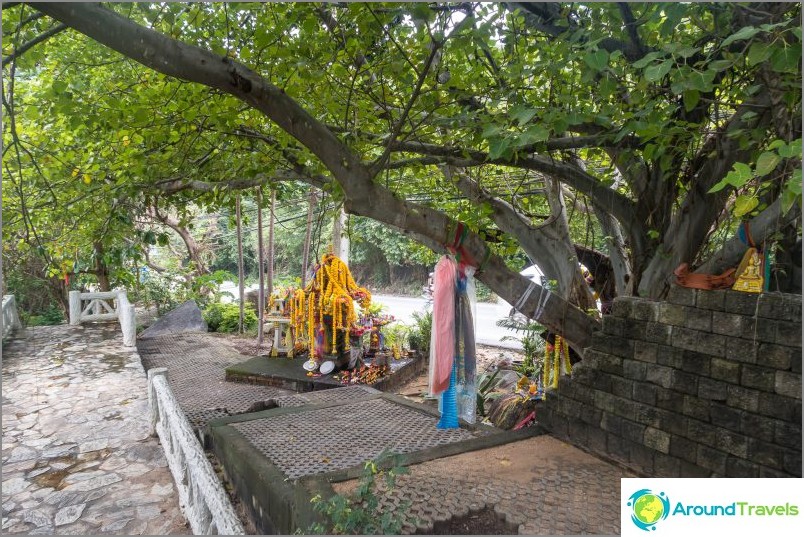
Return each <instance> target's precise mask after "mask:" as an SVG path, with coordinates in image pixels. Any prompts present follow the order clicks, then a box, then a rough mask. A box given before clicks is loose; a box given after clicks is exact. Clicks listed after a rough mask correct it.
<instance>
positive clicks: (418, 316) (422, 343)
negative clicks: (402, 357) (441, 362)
mask: <svg viewBox="0 0 804 537" xmlns="http://www.w3.org/2000/svg"><path fill="white" fill-rule="evenodd" d="M432 328H433V312H431V311H428V312H425V313H420V312H418V311H417V312H414V313H413V326H412V327H411V329H410V332H408V343H409V344H410V348H411V349H414V350H418V351H421V352H422V353H423V354H425V355H426V354H430V331H431V330H432Z"/></svg>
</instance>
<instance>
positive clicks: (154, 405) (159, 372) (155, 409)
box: [148, 367, 167, 436]
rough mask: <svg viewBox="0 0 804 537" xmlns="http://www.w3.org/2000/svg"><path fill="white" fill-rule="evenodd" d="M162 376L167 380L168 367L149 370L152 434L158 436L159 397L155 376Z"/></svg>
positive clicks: (149, 404) (149, 403)
mask: <svg viewBox="0 0 804 537" xmlns="http://www.w3.org/2000/svg"><path fill="white" fill-rule="evenodd" d="M156 376H161V377H165V380H167V368H165V367H154V368H151V369H149V370H148V408H150V409H151V436H157V434H156V424H157V422H158V421H159V399H158V398H157V397H156V392H155V390H154V377H156Z"/></svg>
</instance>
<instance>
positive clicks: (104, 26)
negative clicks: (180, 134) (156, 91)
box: [34, 2, 599, 352]
mask: <svg viewBox="0 0 804 537" xmlns="http://www.w3.org/2000/svg"><path fill="white" fill-rule="evenodd" d="M34 7H35V8H36V9H38V10H40V11H43V12H45V13H47V14H48V15H50V16H51V17H55V18H57V19H59V20H61V21H63V22H65V23H66V24H69V25H70V26H72V27H73V28H75V29H76V30H78V31H80V32H82V33H84V34H86V35H88V36H89V37H91V38H93V39H95V40H96V41H98V42H100V43H102V44H104V45H107V46H109V47H110V48H112V49H114V50H117V51H119V52H121V53H122V54H124V55H126V56H128V57H129V58H132V59H133V60H135V61H137V62H139V63H142V64H143V65H146V66H147V67H151V68H152V69H154V70H156V71H159V72H161V73H163V74H165V75H168V76H173V77H177V78H181V79H184V80H190V81H194V82H198V83H201V84H204V85H206V86H209V87H212V88H216V89H219V90H221V91H224V92H226V93H229V94H231V95H233V96H235V97H237V98H239V99H241V100H242V101H244V102H246V103H247V104H249V105H251V106H252V107H253V108H255V109H256V110H259V111H260V112H262V113H263V114H264V115H265V116H266V117H268V118H269V119H270V120H272V121H273V122H274V123H276V125H277V126H279V127H280V128H282V129H283V130H285V131H286V132H287V133H288V134H290V135H291V136H293V137H294V138H296V139H297V140H298V141H299V142H300V143H301V144H302V145H304V146H305V147H306V148H307V149H308V150H310V151H311V152H312V153H313V154H314V155H316V156H317V157H318V158H319V159H320V160H321V162H322V163H323V164H324V166H326V168H327V169H328V170H329V171H330V173H331V174H332V176H333V177H334V178H335V180H336V181H337V182H338V183H339V184H340V185H341V187H342V188H343V191H344V194H345V198H346V199H345V202H344V205H345V207H346V209H347V210H348V211H349V212H351V213H353V214H360V215H363V216H367V217H369V218H373V219H375V220H378V221H380V222H384V223H386V224H389V225H391V226H394V227H396V228H397V229H399V230H401V231H402V232H403V233H406V234H409V235H411V236H412V237H413V238H415V239H416V240H418V241H419V242H421V243H422V244H425V245H427V246H429V247H430V248H432V249H433V250H434V251H436V252H444V251H446V245H447V244H450V243H451V242H452V241H453V240H454V237H448V235H449V231H450V230H454V229H455V227H456V225H457V222H456V221H454V220H452V219H451V218H450V217H448V216H447V215H446V214H444V213H443V212H440V211H437V210H435V209H432V208H430V207H426V206H423V205H418V204H415V203H410V202H407V201H404V200H401V199H399V198H397V197H396V196H395V195H394V194H393V192H391V191H390V190H388V189H387V188H384V187H382V186H381V185H378V184H377V183H375V182H374V181H373V179H374V174H373V173H372V171H371V170H369V169H368V168H367V167H366V166H365V165H364V164H363V162H362V159H361V157H360V155H358V154H356V153H354V152H352V151H351V150H350V149H349V148H348V147H346V146H345V145H344V144H343V143H342V142H341V141H340V140H339V139H338V138H337V137H336V136H335V135H334V134H333V133H332V132H331V131H330V130H329V129H327V128H326V127H325V126H324V125H323V124H322V123H321V122H319V121H318V120H316V119H315V118H314V117H313V116H312V115H311V114H310V113H308V112H307V111H306V110H305V109H303V108H302V107H301V106H300V105H299V104H298V103H297V102H296V101H295V100H294V99H293V98H291V97H290V96H289V95H287V94H286V93H284V92H283V91H282V90H281V89H279V88H277V87H276V86H274V85H273V84H271V83H270V82H268V81H267V80H265V79H263V78H262V77H260V76H259V75H258V74H256V73H255V72H253V71H251V70H250V69H248V68H247V67H245V66H244V65H241V64H239V63H238V62H235V61H233V60H231V59H230V58H222V57H220V56H216V55H215V54H213V53H212V52H210V51H207V50H204V49H201V48H199V47H196V46H192V45H188V44H185V43H181V42H178V41H176V40H175V39H172V38H170V37H168V36H165V35H162V34H160V33H158V32H156V31H153V30H150V29H148V28H144V27H142V26H140V25H138V24H136V23H134V22H133V21H131V20H129V19H126V18H124V17H121V16H119V15H117V14H116V13H114V12H112V11H110V10H108V9H106V8H104V7H101V6H99V5H97V4H84V3H80V4H79V3H70V4H67V3H49V2H43V3H38V4H35V5H34ZM462 247H463V248H464V249H465V250H466V252H467V254H468V255H471V256H472V257H474V258H475V259H478V260H483V259H487V260H486V262H485V263H484V265H483V269H484V270H482V271H480V273H479V275H478V279H480V280H481V281H483V282H484V283H486V284H487V285H488V286H489V287H490V288H491V289H493V290H494V291H495V292H496V293H497V294H498V295H499V296H501V297H502V298H503V299H506V300H509V301H511V302H512V303H514V302H517V301H518V300H519V298H520V297H521V296H523V295H524V294H525V293H526V291H527V292H528V296H527V297H526V300H524V305H523V306H522V311H523V313H525V314H527V315H529V316H530V317H531V318H533V319H536V320H538V321H539V322H540V323H542V324H543V325H544V326H546V327H548V328H550V330H552V331H554V332H556V333H558V334H561V335H563V336H565V337H566V338H567V339H568V340H569V341H570V343H571V344H572V345H573V346H574V347H575V348H576V350H578V351H580V352H583V349H584V348H586V347H587V346H588V345H589V343H590V342H591V336H592V332H593V331H594V330H595V329H597V327H598V326H599V324H598V323H597V322H595V321H594V320H592V319H591V318H589V317H588V316H587V315H586V314H585V313H584V312H582V311H581V310H580V309H578V308H576V307H574V306H572V305H571V304H570V303H569V302H567V301H566V300H563V299H562V298H560V297H559V296H557V295H555V294H552V293H549V292H545V291H546V290H544V289H542V288H541V286H535V290H534V291H533V292H530V291H528V289H530V290H533V289H534V286H533V285H532V284H531V282H530V280H529V279H527V278H525V277H523V276H520V275H519V274H517V273H516V272H515V271H513V270H511V269H509V268H508V267H507V266H506V264H505V261H504V260H503V259H502V258H501V257H499V256H497V255H495V254H493V253H489V251H488V245H487V244H486V243H485V242H484V241H483V239H482V238H480V236H478V235H477V234H476V233H473V232H469V233H468V234H467V235H466V237H465V239H464V241H463V243H462ZM540 298H541V300H542V301H541V302H540Z"/></svg>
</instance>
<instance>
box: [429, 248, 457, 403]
mask: <svg viewBox="0 0 804 537" xmlns="http://www.w3.org/2000/svg"><path fill="white" fill-rule="evenodd" d="M456 269H457V265H456V263H455V261H454V260H453V259H452V258H451V257H448V256H444V257H442V258H441V260H440V261H439V262H438V264H437V265H436V268H435V274H434V275H433V328H432V330H433V338H432V339H433V341H432V344H431V346H430V379H429V381H430V382H429V384H430V393H431V394H432V395H437V394H439V393H442V392H443V391H444V390H446V389H447V388H448V387H449V376H450V373H451V372H452V361H453V359H454V354H455V278H456Z"/></svg>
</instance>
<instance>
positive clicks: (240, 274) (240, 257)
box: [235, 194, 246, 334]
mask: <svg viewBox="0 0 804 537" xmlns="http://www.w3.org/2000/svg"><path fill="white" fill-rule="evenodd" d="M235 218H236V219H237V290H238V296H239V297H240V320H239V324H238V327H237V330H238V332H239V333H241V334H242V333H243V318H244V317H245V311H244V308H245V302H246V297H245V293H244V292H243V291H244V290H243V285H244V281H243V280H244V279H245V276H244V274H243V229H242V223H241V221H240V194H238V195H237V198H236V199H235Z"/></svg>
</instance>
